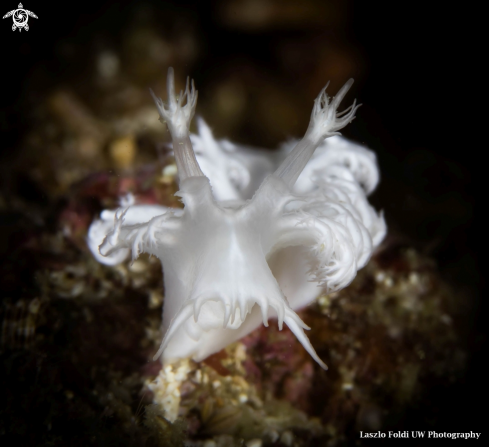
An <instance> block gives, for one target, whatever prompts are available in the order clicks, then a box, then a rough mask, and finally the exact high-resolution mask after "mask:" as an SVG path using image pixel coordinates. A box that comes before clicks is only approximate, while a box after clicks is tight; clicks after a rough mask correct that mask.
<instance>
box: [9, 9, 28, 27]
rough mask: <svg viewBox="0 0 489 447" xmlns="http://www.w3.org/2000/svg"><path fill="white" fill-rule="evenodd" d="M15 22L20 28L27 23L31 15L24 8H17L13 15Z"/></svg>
mask: <svg viewBox="0 0 489 447" xmlns="http://www.w3.org/2000/svg"><path fill="white" fill-rule="evenodd" d="M13 19H14V24H15V25H16V26H18V27H19V28H22V27H24V26H25V25H26V23H27V21H28V20H29V17H28V15H27V13H26V12H25V11H24V10H23V9H17V10H16V11H15V12H14V15H13Z"/></svg>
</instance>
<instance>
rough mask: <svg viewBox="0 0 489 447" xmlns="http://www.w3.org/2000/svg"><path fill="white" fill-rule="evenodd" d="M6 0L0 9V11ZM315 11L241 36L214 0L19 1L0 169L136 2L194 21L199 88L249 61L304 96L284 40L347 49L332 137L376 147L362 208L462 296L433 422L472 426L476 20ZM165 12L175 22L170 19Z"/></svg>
mask: <svg viewBox="0 0 489 447" xmlns="http://www.w3.org/2000/svg"><path fill="white" fill-rule="evenodd" d="M17 1H18V0H15V1H14V0H13V1H10V2H3V3H2V12H1V13H2V15H3V14H5V13H6V12H8V11H9V10H10V9H14V8H15V7H16V2H17ZM289 3H290V2H289ZM324 3H326V4H329V3H331V11H333V12H334V11H339V12H338V13H337V17H338V20H339V21H340V23H338V24H336V25H335V26H329V25H328V21H327V20H326V21H325V22H324V23H325V24H324V25H321V23H320V22H318V23H319V25H318V24H316V25H315V26H312V27H310V29H307V28H306V29H304V28H303V27H302V28H301V27H294V26H287V25H283V24H279V25H274V26H270V27H261V28H260V27H258V28H256V29H249V28H246V27H245V28H243V27H241V28H240V27H236V26H235V27H233V26H229V25H228V24H227V23H226V20H223V19H222V17H221V16H219V11H220V10H221V6H222V2H207V1H200V2H199V1H179V2H163V1H162V2H152V3H151V2H146V3H143V2H137V3H136V2H135V3H133V4H130V3H129V2H107V1H100V2H97V3H87V2H78V3H69V4H62V3H59V4H57V5H56V6H53V4H52V3H48V2H39V1H36V0H28V1H27V2H25V3H24V7H25V8H26V9H28V10H31V11H33V12H35V13H36V14H37V15H38V17H39V19H37V20H36V19H32V18H31V19H30V20H29V24H30V25H31V29H30V30H29V32H24V31H23V32H22V33H19V32H18V31H16V32H12V30H11V26H12V22H11V18H8V19H4V20H3V21H2V22H0V25H1V26H0V42H1V43H0V47H1V56H2V70H1V73H2V93H1V108H0V131H1V135H2V139H1V150H2V154H1V157H2V158H1V159H0V160H1V164H2V168H3V169H8V166H9V163H11V162H12V160H14V159H15V160H19V159H20V160H22V143H21V142H22V137H23V135H24V134H25V132H26V129H28V128H29V125H30V118H29V113H28V112H29V107H30V106H31V105H32V104H33V102H35V101H37V100H41V99H42V95H43V92H44V91H46V90H49V89H50V88H52V87H53V86H56V84H57V83H58V82H60V80H61V79H63V80H66V79H69V78H70V77H74V76H79V75H80V73H83V70H84V67H83V63H84V61H85V60H86V59H85V58H89V56H90V52H91V51H93V50H94V48H95V47H96V46H97V42H100V41H104V42H110V43H112V44H113V45H117V42H118V41H120V40H121V39H122V38H123V37H124V33H125V32H126V30H127V26H128V24H129V23H130V21H131V19H132V18H133V16H134V13H135V11H136V10H137V9H140V8H141V7H142V5H145V4H147V5H149V6H148V7H149V8H150V11H151V14H152V15H153V20H155V21H161V24H162V28H164V27H165V26H169V24H170V25H171V26H178V24H179V23H182V24H185V21H189V23H192V26H195V28H196V30H197V33H198V36H199V40H200V44H201V48H202V51H201V52H200V54H199V56H198V59H197V61H196V62H195V64H194V65H193V67H192V71H191V72H190V73H189V74H190V75H191V76H192V77H193V78H194V79H195V80H196V84H197V85H198V86H199V90H201V91H204V89H205V85H206V84H207V83H210V82H211V79H212V78H213V76H215V75H217V74H219V70H220V67H222V66H225V65H226V66H229V61H233V60H236V61H239V62H240V63H241V64H246V61H252V62H253V63H254V64H256V65H257V66H260V67H262V69H263V70H264V71H265V72H267V73H268V74H269V76H270V77H271V78H272V79H273V77H274V76H279V74H278V73H279V72H280V76H282V80H283V78H284V76H288V77H289V78H288V79H290V85H291V87H290V88H296V87H297V88H304V89H305V90H307V89H306V87H307V86H304V85H302V84H301V83H300V79H301V76H302V75H301V73H302V72H304V71H307V70H308V66H307V64H306V65H305V66H300V67H295V68H294V66H293V63H292V64H291V67H292V68H287V67H286V68H284V67H283V66H280V61H279V60H278V58H277V48H278V47H280V45H281V44H282V43H283V42H289V43H290V42H297V51H298V52H299V53H306V54H307V52H308V51H309V48H317V41H318V40H320V41H321V42H326V44H327V43H328V42H331V43H334V45H340V46H344V47H345V46H346V47H348V48H352V50H354V52H355V54H356V63H355V64H354V65H352V67H351V71H352V73H351V74H349V75H348V76H352V77H355V78H356V81H357V82H356V84H355V87H354V92H353V95H354V96H356V97H357V98H359V100H360V102H362V103H363V104H364V105H363V107H362V108H361V109H360V110H359V113H358V114H357V115H358V118H357V119H356V120H355V121H354V122H353V123H352V125H351V126H349V127H348V129H347V130H346V131H345V134H346V135H347V136H349V137H351V138H353V139H355V140H358V141H361V142H365V143H366V144H367V146H369V147H370V148H372V149H373V150H374V151H375V152H376V153H377V156H378V159H379V164H380V171H381V176H382V180H381V185H380V187H379V189H378V191H377V192H376V193H375V196H374V199H373V201H374V203H375V205H376V206H377V207H378V208H383V209H384V210H385V213H386V220H387V222H388V226H389V229H390V231H392V232H395V233H398V234H402V235H404V236H405V237H406V238H407V239H408V240H409V241H410V243H412V244H414V245H415V246H417V247H418V248H419V249H421V250H423V251H425V252H426V253H428V254H430V255H432V256H434V257H435V258H436V260H437V262H438V264H439V267H440V271H441V272H442V274H443V275H444V276H445V278H446V279H447V280H448V281H449V282H451V283H452V284H453V285H454V286H455V287H457V288H459V289H460V290H461V291H463V296H466V297H468V298H467V300H468V302H467V303H466V310H465V317H464V320H465V323H464V327H463V328H462V334H463V336H464V337H465V342H466V343H467V346H468V350H469V352H470V353H471V355H470V359H469V367H468V371H467V374H466V377H465V380H464V381H463V382H462V383H460V384H458V385H457V386H455V387H452V388H450V389H446V390H435V391H434V394H433V395H434V396H443V395H445V397H444V398H445V399H446V401H447V403H448V402H450V404H449V405H448V404H447V407H446V408H445V409H444V410H442V411H444V412H445V414H444V417H443V420H445V421H446V424H443V426H440V427H438V428H439V429H440V430H447V431H455V430H458V429H462V428H463V429H465V430H473V431H481V429H482V418H483V413H484V412H483V411H479V409H478V408H477V407H478V406H479V405H481V404H482V405H483V402H484V401H483V395H482V394H483V393H484V392H485V389H486V385H485V380H484V378H485V369H484V368H483V366H482V362H483V352H482V348H483V346H484V341H485V337H484V333H485V328H484V321H483V318H484V311H485V309H486V308H487V305H486V304H485V302H484V301H483V299H481V301H480V302H479V294H480V290H482V282H483V278H482V274H481V273H480V272H481V271H482V266H481V265H479V260H478V258H477V252H479V251H480V250H481V248H482V247H481V246H482V243H483V242H485V240H484V241H483V240H482V239H481V236H480V235H481V234H482V233H479V232H478V231H477V228H476V226H475V211H474V207H475V201H476V197H477V196H482V193H480V192H478V190H480V189H482V188H484V189H487V187H485V186H484V183H483V180H484V179H483V175H484V174H483V173H482V169H477V166H478V165H479V166H480V165H481V164H483V162H482V160H483V158H484V155H485V145H484V144H481V141H482V138H481V137H478V138H479V144H477V143H475V142H474V141H475V140H476V139H477V138H470V135H478V136H479V135H480V136H482V135H483V131H484V130H485V129H484V128H483V127H482V128H477V120H476V119H475V118H477V114H478V110H479V109H478V108H477V107H476V108H475V109H473V108H472V107H473V106H476V104H477V103H479V100H478V98H477V96H478V94H479V93H478V92H480V91H481V90H482V89H483V88H484V87H483V83H482V79H481V78H482V75H483V71H482V70H481V69H480V67H479V63H478V62H477V61H478V58H480V57H481V55H482V53H480V54H479V52H478V51H477V49H476V48H474V45H475V43H476V42H477V39H476V38H475V35H474V34H473V30H475V29H476V25H475V18H476V17H477V15H479V14H481V12H480V11H479V12H477V11H476V10H470V11H468V10H467V9H465V6H464V5H457V6H456V7H454V8H457V9H451V8H449V7H448V6H446V4H443V6H440V7H436V6H431V4H430V6H426V5H427V3H426V2H409V3H405V2H400V3H392V2H391V3H389V4H386V3H383V2H365V1H354V0H347V1H343V2H341V1H333V2H324ZM433 4H434V2H433ZM440 5H442V4H441V3H440ZM173 18H177V19H178V20H177V19H175V20H177V21H176V22H175V23H176V24H175V23H173V24H172V20H173ZM67 42H68V43H70V44H73V45H75V46H76V47H77V48H78V49H79V51H78V53H77V56H76V58H70V57H69V56H67V55H66V52H64V48H66V43H67ZM308 42H310V43H311V45H310V46H309V45H308ZM314 43H316V45H315V46H314V45H312V44H314ZM310 58H312V59H313V58H314V51H313V50H311V54H310ZM301 60H302V59H301ZM306 60H307V58H306ZM311 63H313V62H311ZM284 73H285V75H284ZM162 76H164V74H163V73H162ZM296 79H299V81H297V82H295V80H296ZM326 81H327V79H325V80H324V82H326ZM345 81H346V79H345ZM337 87H338V86H337ZM298 93H300V92H298ZM304 94H306V95H309V93H308V92H307V93H304ZM313 98H314V96H313V95H312V96H311V97H310V98H308V99H309V100H312V99H313ZM465 117H467V118H465ZM469 120H470V122H469ZM250 126H251V125H250ZM243 129H244V130H243ZM243 129H242V131H241V133H239V134H238V135H236V136H234V135H227V136H229V137H233V139H235V140H236V139H238V141H242V142H245V143H251V144H259V143H260V142H261V143H262V144H265V143H266V144H267V145H268V146H270V147H274V146H276V145H277V144H278V143H280V140H276V141H275V139H274V138H273V137H268V141H267V139H266V138H265V141H263V138H262V136H261V135H256V133H255V134H254V133H253V132H246V131H245V130H248V128H247V127H246V125H245V126H244V127H243ZM249 129H251V130H252V127H250V128H249ZM481 173H482V174H481ZM481 180H482V181H481ZM5 193H7V194H8V191H6V192H5ZM480 219H481V217H480V216H479V220H480ZM480 262H482V261H480ZM461 296H462V295H461ZM409 428H410V429H413V430H417V429H420V428H419V427H415V426H413V427H409Z"/></svg>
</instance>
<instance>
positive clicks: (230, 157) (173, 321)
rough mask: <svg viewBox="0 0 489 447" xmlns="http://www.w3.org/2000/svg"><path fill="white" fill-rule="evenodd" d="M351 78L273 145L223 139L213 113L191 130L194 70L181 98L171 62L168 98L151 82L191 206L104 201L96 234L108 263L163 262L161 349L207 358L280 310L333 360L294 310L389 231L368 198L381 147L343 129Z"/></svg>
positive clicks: (332, 286)
mask: <svg viewBox="0 0 489 447" xmlns="http://www.w3.org/2000/svg"><path fill="white" fill-rule="evenodd" d="M352 83H353V80H352V79H350V80H349V81H348V82H347V83H346V84H345V85H344V86H343V87H342V88H341V89H340V91H339V92H338V93H337V95H336V97H334V98H332V99H331V98H329V97H328V95H327V93H326V87H327V86H326V87H325V88H324V89H323V90H322V91H321V92H320V94H319V96H318V97H317V99H316V100H315V102H314V107H313V110H312V114H311V119H310V124H309V127H308V129H307V131H306V133H305V135H304V137H303V138H302V139H301V140H300V141H298V142H294V143H289V144H287V145H286V146H285V147H283V148H282V149H281V150H280V151H278V152H276V153H272V154H271V155H265V152H263V151H262V152H260V151H258V150H254V149H252V148H247V147H240V146H237V145H234V144H233V143H230V142H229V141H223V140H220V141H217V140H215V139H214V137H213V135H212V132H211V130H210V129H209V127H207V125H206V124H205V123H204V122H203V120H199V123H198V127H199V134H198V135H191V134H190V131H189V126H190V122H191V120H192V118H193V115H194V112H195V106H196V102H197V91H196V90H195V87H194V84H193V81H192V83H191V86H189V82H188V80H187V86H186V89H185V92H180V95H179V97H177V96H176V94H175V86H174V75H173V70H172V69H171V68H170V69H169V70H168V79H167V90H168V101H167V103H164V102H163V101H162V100H161V99H159V98H157V97H156V96H155V95H154V93H153V92H152V91H151V95H152V96H153V99H154V101H155V103H156V106H157V108H158V112H159V114H160V117H161V118H160V120H161V121H163V123H166V125H167V126H168V129H169V131H170V133H171V137H172V144H173V152H174V156H175V160H176V165H177V169H178V179H179V188H180V190H179V191H178V193H177V194H176V195H177V196H179V197H180V198H181V200H182V202H183V204H184V208H183V209H171V208H166V207H163V206H156V205H137V204H135V203H133V202H129V203H126V204H125V206H123V207H121V208H119V209H118V210H113V211H110V210H106V211H103V212H102V214H101V216H100V219H98V220H96V221H94V222H93V223H92V225H91V227H90V230H89V235H88V243H89V246H90V248H91V250H92V252H93V254H94V255H95V257H96V258H97V259H98V260H99V261H100V262H102V263H104V264H108V265H115V264H118V263H120V262H122V261H124V260H125V259H126V257H127V256H128V255H129V254H130V253H132V258H133V259H135V258H136V257H138V256H139V254H140V253H142V252H145V253H149V254H152V255H155V256H157V257H158V258H159V259H160V260H161V262H162V266H163V272H164V284H165V300H164V309H163V323H162V331H163V334H164V337H163V341H162V343H161V347H160V349H159V350H158V352H157V354H156V355H155V359H156V358H158V357H159V356H161V355H162V358H163V363H164V364H171V363H172V362H175V361H177V360H179V359H183V358H192V359H194V360H195V361H200V360H203V359H205V358H206V357H208V356H209V355H211V354H213V353H215V352H217V351H219V350H221V349H223V348H224V347H226V346H227V345H228V344H230V343H232V342H234V341H236V340H238V339H240V338H241V337H243V336H245V335H246V334H248V333H249V332H251V331H252V330H254V329H255V328H257V327H258V326H259V325H260V323H261V322H263V324H264V325H265V326H268V321H269V319H270V318H277V320H278V326H279V328H280V329H282V325H283V323H285V324H286V325H287V326H288V327H289V328H290V330H291V331H292V332H293V333H294V334H295V336H296V337H297V339H298V340H299V341H300V342H301V344H302V345H303V346H304V348H305V349H306V350H307V352H308V353H309V354H310V355H311V356H312V358H314V360H315V361H316V362H317V363H318V364H319V365H321V366H322V367H323V368H326V365H325V364H324V362H323V361H322V360H321V359H320V358H319V356H318V355H317V353H316V351H315V350H314V347H313V346H312V344H311V342H310V341H309V339H308V337H307V336H306V334H305V332H304V329H309V328H308V327H307V326H306V325H305V324H304V322H303V321H302V320H301V318H300V317H299V316H298V315H297V313H296V310H298V309H300V308H303V307H305V306H306V305H307V304H309V303H310V302H312V301H313V300H314V299H315V298H317V297H318V296H319V295H320V294H322V293H330V292H333V291H337V290H339V289H341V288H343V287H345V286H347V285H348V284H349V283H350V282H351V281H352V280H353V278H354V277H355V275H356V272H357V271H358V269H360V268H362V267H363V266H364V265H365V264H366V263H367V261H368V259H369V257H370V256H371V254H372V252H373V250H374V249H375V247H376V246H377V245H378V244H379V243H380V242H381V240H382V239H383V237H384V235H385V232H386V225H385V222H384V219H383V217H382V214H378V213H377V212H376V211H375V210H374V209H373V208H372V207H371V206H370V204H369V203H368V201H367V195H368V194H369V193H370V192H372V191H373V189H374V188H375V186H376V184H377V182H378V177H379V175H378V169H377V164H376V159H375V155H374V154H373V153H372V152H371V151H369V150H368V149H366V148H364V147H362V146H360V145H357V144H355V143H352V142H350V141H348V140H346V139H344V138H342V137H340V136H339V135H340V134H339V132H338V131H339V130H340V129H342V128H343V127H344V126H345V125H346V124H348V123H349V122H350V121H351V120H352V119H353V118H354V116H355V112H356V110H357V108H358V107H359V106H357V105H356V102H354V103H353V105H351V106H350V107H348V108H347V109H346V110H344V111H343V112H338V111H337V109H338V106H339V104H340V102H341V101H342V99H343V97H344V96H345V95H346V93H347V92H348V90H349V89H350V87H351V85H352ZM330 137H331V138H330ZM326 138H328V140H327V141H325V139H326ZM206 174H207V175H206Z"/></svg>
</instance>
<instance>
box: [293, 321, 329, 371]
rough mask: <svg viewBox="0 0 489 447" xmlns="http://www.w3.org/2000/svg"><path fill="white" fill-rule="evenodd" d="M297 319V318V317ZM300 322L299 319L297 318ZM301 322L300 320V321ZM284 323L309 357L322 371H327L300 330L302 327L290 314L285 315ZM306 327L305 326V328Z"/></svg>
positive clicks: (324, 364)
mask: <svg viewBox="0 0 489 447" xmlns="http://www.w3.org/2000/svg"><path fill="white" fill-rule="evenodd" d="M297 318H299V317H297ZM299 320H300V318H299ZM300 321H302V320H300ZM285 323H286V324H287V326H288V327H289V329H290V330H291V331H292V333H293V334H294V335H295V336H296V337H297V340H299V341H300V343H301V345H302V346H303V347H304V349H305V350H306V351H307V352H308V353H309V355H310V356H311V357H312V358H313V359H314V360H316V362H317V363H318V364H319V366H321V368H323V369H328V367H327V365H326V363H324V362H323V361H322V360H321V359H320V358H319V356H318V355H317V352H316V350H315V349H314V348H313V346H312V344H311V342H310V341H309V338H308V337H307V335H306V334H305V333H304V331H303V330H302V327H301V326H300V325H299V324H298V323H297V321H296V320H295V319H294V318H293V317H292V315H291V314H290V313H287V314H286V316H285ZM306 327H307V326H306Z"/></svg>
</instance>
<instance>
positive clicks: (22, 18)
mask: <svg viewBox="0 0 489 447" xmlns="http://www.w3.org/2000/svg"><path fill="white" fill-rule="evenodd" d="M17 8H18V9H14V10H12V11H10V12H7V14H5V15H4V16H3V17H2V18H3V19H5V18H7V17H10V16H12V19H13V20H14V24H13V25H12V31H15V30H16V29H17V28H19V32H20V31H22V28H24V29H25V30H26V31H29V25H28V23H27V22H28V21H29V16H31V17H34V18H35V19H37V16H36V15H35V14H34V13H33V12H32V11H28V10H27V9H24V7H23V6H22V3H19V6H18V7H17Z"/></svg>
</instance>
